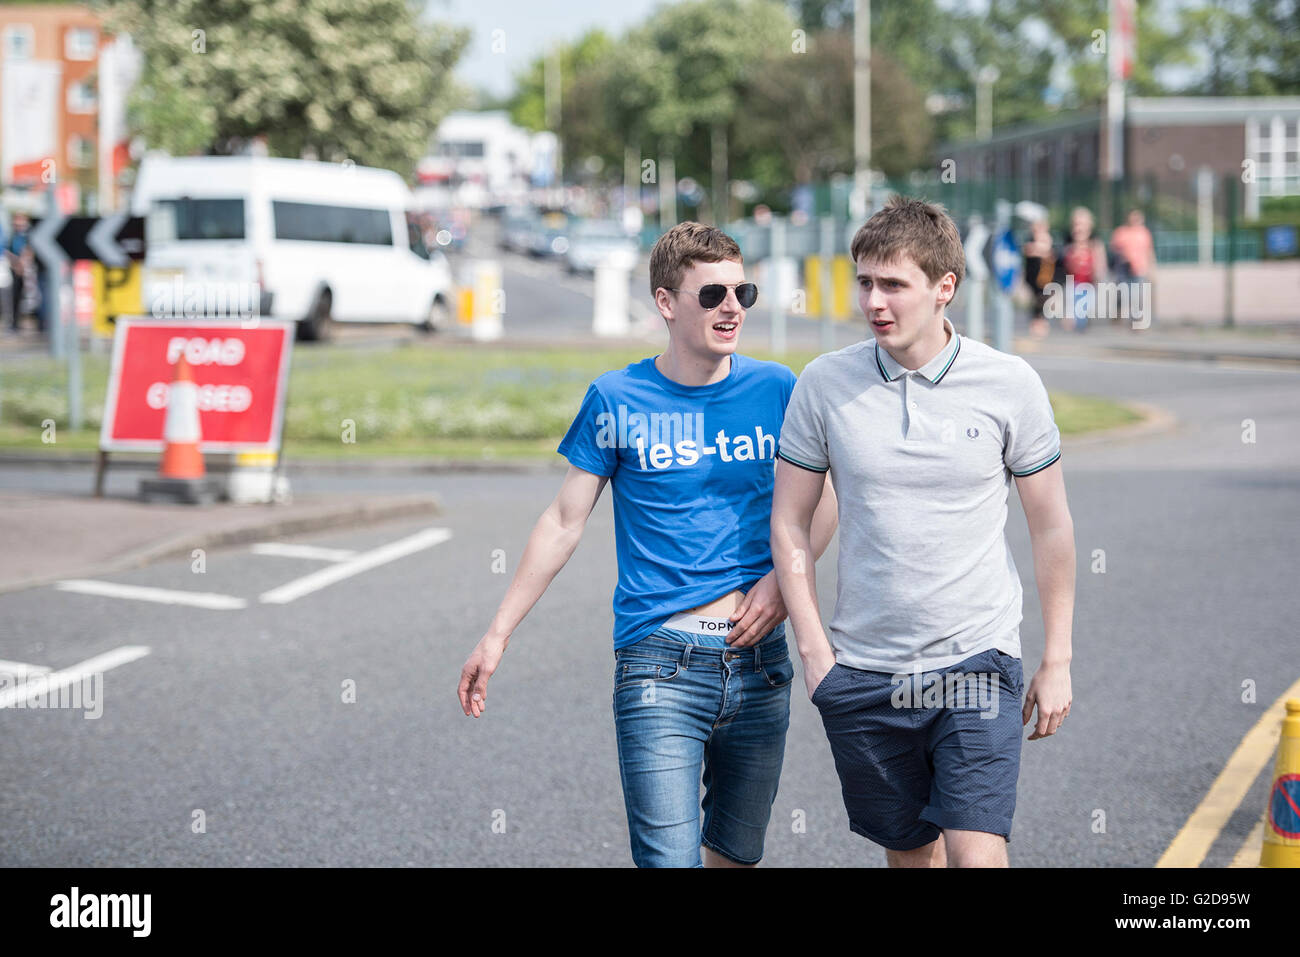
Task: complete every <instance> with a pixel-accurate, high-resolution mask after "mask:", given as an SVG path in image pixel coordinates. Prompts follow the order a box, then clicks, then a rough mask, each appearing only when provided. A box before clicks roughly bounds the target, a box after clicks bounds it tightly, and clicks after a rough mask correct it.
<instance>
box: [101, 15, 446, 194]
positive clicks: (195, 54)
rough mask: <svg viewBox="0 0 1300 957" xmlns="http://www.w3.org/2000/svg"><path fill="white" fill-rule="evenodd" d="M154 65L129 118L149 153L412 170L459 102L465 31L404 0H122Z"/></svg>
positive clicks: (125, 26)
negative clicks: (259, 143) (428, 17)
mask: <svg viewBox="0 0 1300 957" xmlns="http://www.w3.org/2000/svg"><path fill="white" fill-rule="evenodd" d="M109 10H110V21H111V24H112V27H113V28H114V29H119V30H125V31H127V32H129V33H130V34H131V36H132V37H133V39H134V40H135V43H136V44H137V46H139V47H140V48H141V51H142V52H143V54H144V57H145V66H144V72H143V76H142V77H141V81H140V83H139V84H138V85H137V87H136V90H135V92H134V93H133V95H132V98H131V102H130V116H131V121H132V125H133V127H134V129H135V131H136V132H139V133H140V134H142V135H143V136H144V138H145V140H146V141H147V142H148V144H149V146H151V147H161V148H163V149H167V150H169V151H171V152H173V153H192V152H198V151H204V150H207V151H212V152H229V151H232V150H234V149H237V148H238V147H239V146H240V145H242V144H243V143H245V142H247V141H248V140H249V139H251V138H253V137H255V136H259V135H264V136H266V137H267V138H268V143H269V148H270V150H271V152H272V153H273V154H274V155H279V156H294V157H296V156H301V155H303V154H304V153H308V154H310V153H315V154H316V155H317V156H318V157H319V158H321V159H324V160H334V161H337V160H342V159H345V158H350V159H352V160H353V161H354V162H357V163H359V164H361V165H368V166H380V167H387V168H391V169H396V170H397V171H399V172H401V173H403V174H404V175H409V174H410V173H411V172H412V171H413V169H414V166H415V163H416V162H417V161H418V160H419V158H420V157H421V156H423V155H424V153H425V151H426V148H427V146H428V141H429V138H430V136H431V135H432V133H433V131H434V129H435V128H436V126H437V124H438V122H439V120H440V119H441V118H442V116H443V115H444V114H445V113H446V112H447V110H448V108H449V107H450V106H451V99H452V97H453V95H454V94H455V93H456V90H455V88H454V87H453V85H452V84H451V82H450V77H451V70H452V67H453V66H454V65H455V63H456V60H457V59H458V58H459V56H460V54H461V52H462V50H463V49H464V47H465V45H466V43H467V42H468V39H469V37H468V32H467V31H465V30H459V29H451V28H448V27H445V26H440V25H427V24H423V23H421V22H420V21H419V20H418V18H417V15H418V11H419V5H418V4H414V3H411V2H408V0H114V2H113V3H111V5H110V7H109Z"/></svg>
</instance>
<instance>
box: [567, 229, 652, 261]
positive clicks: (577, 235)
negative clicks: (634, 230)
mask: <svg viewBox="0 0 1300 957" xmlns="http://www.w3.org/2000/svg"><path fill="white" fill-rule="evenodd" d="M640 250H641V247H640V243H638V242H637V240H636V238H635V237H634V236H629V235H628V233H627V231H626V230H625V229H623V226H622V224H621V223H616V222H611V221H608V220H599V219H588V220H584V221H583V222H580V223H578V224H577V225H576V226H574V228H573V230H572V234H571V235H570V237H569V251H568V253H567V254H566V256H565V263H566V265H567V267H568V270H569V272H571V273H594V272H595V271H596V267H597V266H598V265H600V264H601V263H605V262H612V263H618V264H619V265H625V266H626V267H627V268H629V269H630V268H631V267H632V266H633V265H634V264H635V263H636V257H637V254H638V253H639V252H640Z"/></svg>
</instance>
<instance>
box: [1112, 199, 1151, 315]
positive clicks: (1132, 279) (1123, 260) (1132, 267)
mask: <svg viewBox="0 0 1300 957" xmlns="http://www.w3.org/2000/svg"><path fill="white" fill-rule="evenodd" d="M1110 248H1111V251H1112V252H1113V253H1114V254H1115V257H1116V263H1115V273H1116V276H1115V278H1116V279H1117V280H1118V281H1119V282H1126V283H1143V282H1151V281H1152V279H1153V278H1154V275H1155V266H1156V245H1155V241H1154V240H1153V239H1152V238H1151V230H1149V229H1147V227H1146V218H1145V217H1144V216H1143V215H1142V210H1140V209H1131V210H1129V214H1128V218H1127V220H1126V222H1125V223H1124V225H1123V226H1117V227H1115V231H1114V232H1112V233H1111V234H1110ZM1150 301H1151V300H1150V297H1149V296H1148V298H1147V302H1148V303H1149V302H1150ZM1112 319H1113V320H1114V321H1119V319H1120V317H1119V316H1114V317H1112ZM1149 323H1150V316H1149V315H1148V317H1147V324H1149Z"/></svg>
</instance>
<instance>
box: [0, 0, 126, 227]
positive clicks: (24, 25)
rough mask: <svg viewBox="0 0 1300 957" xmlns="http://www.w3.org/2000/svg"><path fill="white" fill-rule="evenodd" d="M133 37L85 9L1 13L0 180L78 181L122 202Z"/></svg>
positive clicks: (31, 7)
mask: <svg viewBox="0 0 1300 957" xmlns="http://www.w3.org/2000/svg"><path fill="white" fill-rule="evenodd" d="M137 64H138V57H137V56H136V55H135V52H134V49H133V48H132V47H131V45H130V41H129V38H126V37H121V38H114V37H112V36H110V35H108V34H106V32H105V30H104V27H103V22H102V19H101V17H100V15H99V14H98V13H96V12H95V11H94V10H92V9H91V8H90V7H88V6H84V5H81V4H5V5H2V6H0V182H2V183H3V184H4V185H6V186H20V187H21V186H33V187H37V188H43V187H44V185H45V184H48V183H50V182H57V183H62V184H68V183H76V184H77V186H78V187H79V191H80V192H81V193H82V194H83V195H87V194H88V195H89V196H90V197H97V196H98V195H99V194H100V193H101V191H102V192H103V193H104V195H105V197H106V199H107V200H108V205H109V206H113V205H115V200H116V194H117V176H118V174H119V173H120V172H121V169H122V167H123V166H124V165H125V163H126V160H127V151H126V144H125V139H126V130H125V99H126V89H127V88H128V87H129V84H130V82H131V80H132V77H133V71H134V70H135V69H136V65H137Z"/></svg>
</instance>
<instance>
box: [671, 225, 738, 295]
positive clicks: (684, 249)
mask: <svg viewBox="0 0 1300 957" xmlns="http://www.w3.org/2000/svg"><path fill="white" fill-rule="evenodd" d="M724 259H732V260H735V261H736V262H738V263H739V262H744V259H742V258H741V256H740V247H739V246H738V245H736V241H735V240H734V239H732V238H731V237H730V236H728V235H727V234H726V233H724V232H723V231H722V230H720V229H718V228H717V227H716V226H706V225H704V224H703V223H693V222H685V223H678V224H677V225H676V226H674V227H673V228H672V229H670V230H668V232H666V233H664V234H663V235H662V236H660V237H659V241H658V242H656V243H655V247H654V249H652V250H650V295H651V296H653V295H654V294H655V293H656V292H657V291H658V290H659V289H660V288H663V289H676V288H677V286H678V285H679V284H680V283H681V281H682V276H683V275H684V274H685V272H686V270H688V269H690V268H691V267H692V266H693V265H695V264H696V263H697V262H704V263H720V262H722V261H723V260H724Z"/></svg>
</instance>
